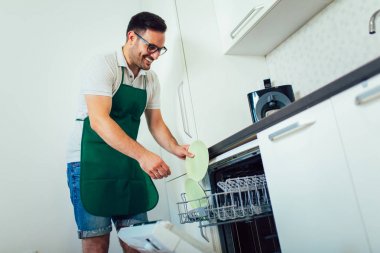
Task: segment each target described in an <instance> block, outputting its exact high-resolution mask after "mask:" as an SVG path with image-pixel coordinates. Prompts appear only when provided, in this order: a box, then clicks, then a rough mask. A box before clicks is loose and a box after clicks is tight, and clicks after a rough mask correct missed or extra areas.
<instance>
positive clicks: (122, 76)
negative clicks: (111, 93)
mask: <svg viewBox="0 0 380 253" xmlns="http://www.w3.org/2000/svg"><path fill="white" fill-rule="evenodd" d="M124 71H125V67H121V82H120V85H121V84H124ZM146 82H147V81H146V74H145V75H144V90H146Z"/></svg>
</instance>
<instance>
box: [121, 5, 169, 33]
mask: <svg viewBox="0 0 380 253" xmlns="http://www.w3.org/2000/svg"><path fill="white" fill-rule="evenodd" d="M147 29H150V30H153V31H157V32H166V24H165V20H163V19H162V18H161V17H160V16H158V15H156V14H153V13H150V12H146V11H144V12H140V13H137V14H136V15H134V16H133V17H132V18H131V20H130V21H129V24H128V28H127V33H128V32H129V31H137V32H145V31H146V30H147ZM127 37H128V35H127Z"/></svg>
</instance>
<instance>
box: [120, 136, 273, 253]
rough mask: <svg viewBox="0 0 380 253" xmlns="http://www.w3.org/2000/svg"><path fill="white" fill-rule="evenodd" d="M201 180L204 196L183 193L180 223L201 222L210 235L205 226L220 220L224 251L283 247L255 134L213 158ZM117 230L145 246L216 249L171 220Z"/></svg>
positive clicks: (168, 250) (191, 252) (252, 252)
mask: <svg viewBox="0 0 380 253" xmlns="http://www.w3.org/2000/svg"><path fill="white" fill-rule="evenodd" d="M202 185H203V188H204V189H205V192H207V194H205V197H202V198H199V199H188V198H187V196H186V193H180V197H181V200H182V201H180V202H178V203H177V207H178V215H179V221H180V223H181V224H186V223H194V222H197V223H198V224H199V225H198V227H199V229H200V233H201V235H202V237H203V238H204V239H205V240H206V241H208V238H207V237H206V235H205V233H204V229H205V228H206V227H208V226H216V227H217V228H218V229H217V230H218V235H219V241H220V244H221V245H220V246H221V250H222V253H280V252H281V249H280V243H279V239H278V236H277V230H276V225H275V220H274V217H273V213H272V208H271V203H270V195H269V191H268V188H267V184H266V180H265V173H264V168H263V164H262V161H261V156H260V150H259V148H258V145H257V140H256V139H255V140H253V141H250V142H248V143H246V144H243V145H241V146H239V147H237V148H234V149H232V150H230V151H228V152H225V153H223V154H221V155H219V156H217V157H215V158H213V159H211V160H210V163H209V166H208V174H207V176H206V177H205V178H204V179H203V180H202ZM194 207H196V208H194ZM118 235H119V237H120V239H122V240H123V241H125V242H126V243H128V244H130V245H131V246H133V247H134V248H136V249H138V250H140V251H141V252H162V253H164V252H165V253H172V252H180V253H197V252H202V253H207V252H210V253H211V252H212V251H210V249H208V248H207V247H206V246H204V245H203V244H202V242H200V241H197V240H195V239H193V238H192V237H191V236H190V235H188V234H186V233H184V232H182V231H181V230H179V229H178V228H176V227H175V226H174V225H173V224H171V223H170V222H168V221H155V222H149V223H145V224H138V225H136V226H134V227H129V228H123V229H121V230H120V231H119V234H118Z"/></svg>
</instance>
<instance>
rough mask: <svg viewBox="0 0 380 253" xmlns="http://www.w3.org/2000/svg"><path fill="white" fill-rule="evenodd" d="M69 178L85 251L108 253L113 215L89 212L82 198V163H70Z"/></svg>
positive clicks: (88, 252) (79, 234)
mask: <svg viewBox="0 0 380 253" xmlns="http://www.w3.org/2000/svg"><path fill="white" fill-rule="evenodd" d="M67 179H68V185H69V189H70V198H71V202H72V204H73V207H74V216H75V222H76V224H77V227H78V237H79V239H83V240H82V247H83V252H84V253H93V252H94V253H98V252H101V253H103V252H104V253H106V252H108V247H109V238H110V232H111V230H112V225H111V217H100V216H95V215H92V214H90V213H88V212H87V211H86V210H85V209H84V207H83V204H82V201H81V198H80V163H79V162H75V163H69V164H68V166H67Z"/></svg>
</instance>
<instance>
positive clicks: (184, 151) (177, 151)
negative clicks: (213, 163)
mask: <svg viewBox="0 0 380 253" xmlns="http://www.w3.org/2000/svg"><path fill="white" fill-rule="evenodd" d="M172 153H173V154H174V155H175V156H177V157H178V158H180V159H182V160H185V158H186V157H190V158H193V157H194V154H192V153H190V152H189V145H176V146H175V147H174V148H173V150H172Z"/></svg>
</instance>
